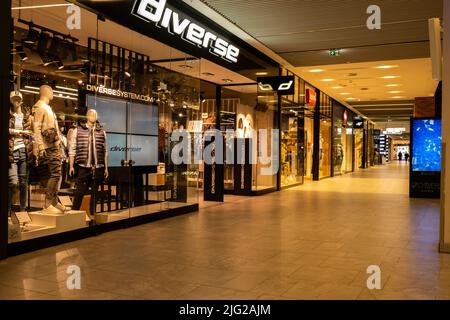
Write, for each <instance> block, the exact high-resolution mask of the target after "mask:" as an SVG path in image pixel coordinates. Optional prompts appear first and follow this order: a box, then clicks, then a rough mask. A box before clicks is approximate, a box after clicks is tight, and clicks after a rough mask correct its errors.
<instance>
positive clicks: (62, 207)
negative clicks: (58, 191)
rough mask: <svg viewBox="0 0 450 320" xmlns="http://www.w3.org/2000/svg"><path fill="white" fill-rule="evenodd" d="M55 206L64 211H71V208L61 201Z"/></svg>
mask: <svg viewBox="0 0 450 320" xmlns="http://www.w3.org/2000/svg"><path fill="white" fill-rule="evenodd" d="M55 208H57V209H59V210H61V211H62V212H66V211H70V208H67V207H65V206H63V205H62V204H61V203H58V204H57V205H56V206H55Z"/></svg>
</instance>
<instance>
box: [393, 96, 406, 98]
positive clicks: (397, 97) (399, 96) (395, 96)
mask: <svg viewBox="0 0 450 320" xmlns="http://www.w3.org/2000/svg"><path fill="white" fill-rule="evenodd" d="M392 99H405V97H403V96H395V97H392Z"/></svg>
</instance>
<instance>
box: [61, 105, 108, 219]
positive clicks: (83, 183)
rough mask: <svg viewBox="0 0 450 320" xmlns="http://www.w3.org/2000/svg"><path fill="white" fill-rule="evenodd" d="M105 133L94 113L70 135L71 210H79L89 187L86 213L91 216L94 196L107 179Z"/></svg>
mask: <svg viewBox="0 0 450 320" xmlns="http://www.w3.org/2000/svg"><path fill="white" fill-rule="evenodd" d="M106 146H107V144H106V132H105V130H103V128H102V127H101V125H100V123H99V122H98V121H97V111H96V110H94V109H90V110H89V111H88V112H87V122H86V123H81V124H80V125H78V127H77V128H75V129H74V130H73V132H72V133H71V137H70V141H69V175H70V176H73V175H74V174H75V176H76V191H75V198H74V201H73V206H72V208H73V209H74V210H79V209H80V207H81V203H82V201H83V196H84V195H85V194H86V193H87V191H88V190H89V187H92V194H91V201H90V213H91V214H94V213H95V211H96V210H95V205H96V192H97V191H98V187H99V185H101V184H102V183H103V182H104V180H105V179H106V178H108V152H107V147H106Z"/></svg>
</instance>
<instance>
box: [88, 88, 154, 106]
mask: <svg viewBox="0 0 450 320" xmlns="http://www.w3.org/2000/svg"><path fill="white" fill-rule="evenodd" d="M85 89H86V91H88V92H92V93H98V94H103V95H106V96H112V97H117V98H122V99H131V100H137V101H143V102H151V101H152V98H151V97H150V96H149V95H143V94H137V93H133V92H127V91H122V90H116V89H111V88H106V87H102V86H96V85H93V84H87V85H86V87H85Z"/></svg>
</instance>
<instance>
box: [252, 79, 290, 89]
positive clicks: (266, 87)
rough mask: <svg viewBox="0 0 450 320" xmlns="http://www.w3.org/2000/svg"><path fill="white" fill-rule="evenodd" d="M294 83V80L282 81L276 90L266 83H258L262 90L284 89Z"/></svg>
mask: <svg viewBox="0 0 450 320" xmlns="http://www.w3.org/2000/svg"><path fill="white" fill-rule="evenodd" d="M293 84H294V81H289V82H287V83H282V84H280V86H279V87H278V89H277V90H274V89H273V87H272V86H271V85H270V84H268V83H261V82H260V83H259V88H260V89H261V90H263V91H286V90H289V89H291V88H292V85H293Z"/></svg>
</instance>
